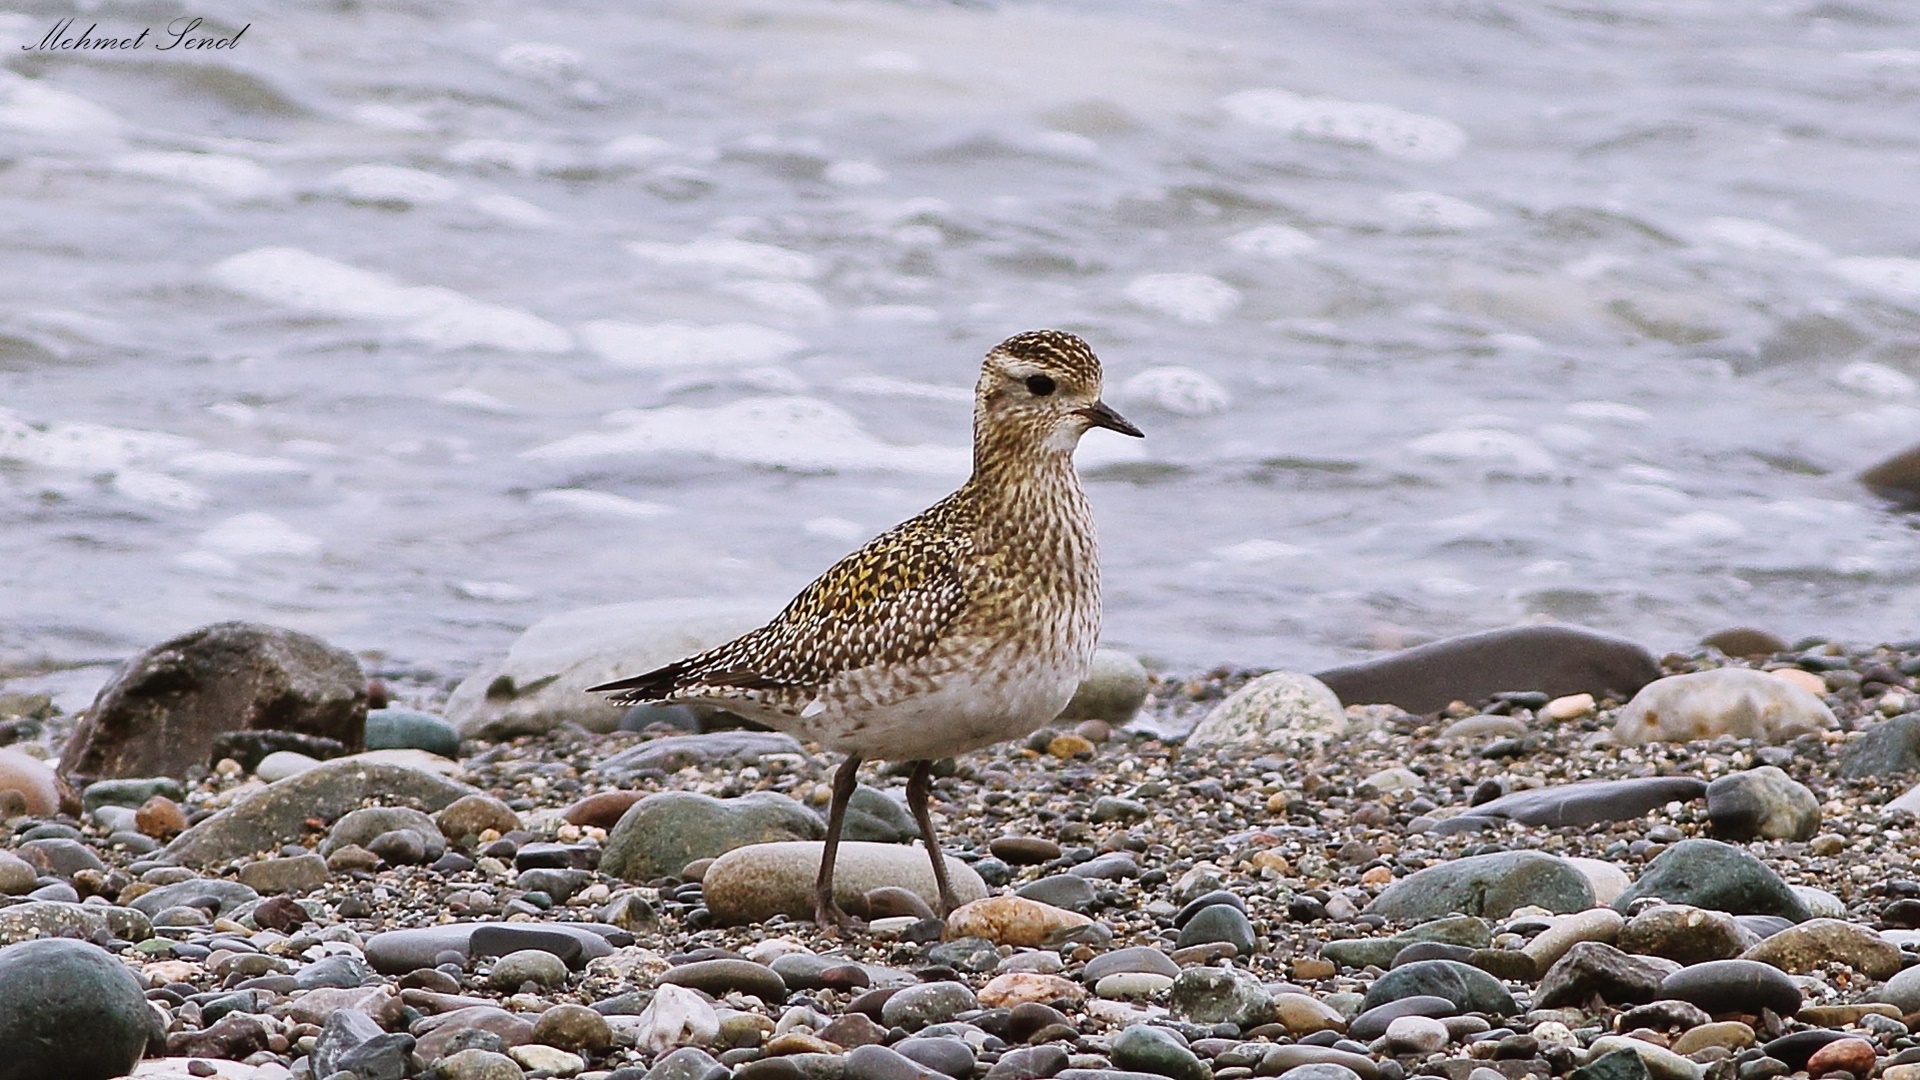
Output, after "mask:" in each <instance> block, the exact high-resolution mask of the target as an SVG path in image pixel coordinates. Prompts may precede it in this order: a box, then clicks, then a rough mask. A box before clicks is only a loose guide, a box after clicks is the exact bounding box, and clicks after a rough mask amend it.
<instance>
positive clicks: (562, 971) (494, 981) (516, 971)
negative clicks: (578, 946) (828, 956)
mask: <svg viewBox="0 0 1920 1080" xmlns="http://www.w3.org/2000/svg"><path fill="white" fill-rule="evenodd" d="M769 974H771V972H769ZM566 981H567V964H566V961H564V960H562V959H560V958H559V957H557V956H555V955H553V954H552V953H550V952H546V951H543V950H541V949H521V950H519V951H518V952H510V953H508V954H507V955H505V956H502V957H500V958H499V959H497V960H495V961H494V962H493V968H492V970H491V971H489V972H488V974H487V983H488V985H490V986H492V987H493V988H494V989H496V990H506V991H513V990H518V989H519V988H520V985H521V984H522V983H533V984H534V985H535V986H560V985H562V984H564V983H565V982H566Z"/></svg>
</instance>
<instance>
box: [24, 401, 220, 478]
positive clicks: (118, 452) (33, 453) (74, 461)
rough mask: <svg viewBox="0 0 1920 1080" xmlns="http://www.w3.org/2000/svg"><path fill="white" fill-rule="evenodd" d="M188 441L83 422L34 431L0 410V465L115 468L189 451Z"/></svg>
mask: <svg viewBox="0 0 1920 1080" xmlns="http://www.w3.org/2000/svg"><path fill="white" fill-rule="evenodd" d="M195 445H196V444H195V443H194V441H193V440H192V439H188V438H184V437H182V436H179V435H169V434H166V433H164V432H159V431H141V430H139V429H136V428H120V427H110V426H108V425H106V424H93V423H86V422H77V423H57V424H47V425H44V426H37V425H34V424H29V423H27V422H26V421H24V420H21V419H19V418H18V417H15V416H14V415H13V414H12V413H9V412H7V411H5V410H0V461H18V462H21V463H23V464H27V465H38V466H40V467H42V468H49V469H86V470H96V471H105V470H109V469H119V468H124V467H125V466H127V465H129V464H132V463H134V462H139V461H150V460H152V459H155V458H159V457H165V456H168V455H172V454H178V453H181V452H183V451H186V450H190V449H192V448H193V447H194V446H195Z"/></svg>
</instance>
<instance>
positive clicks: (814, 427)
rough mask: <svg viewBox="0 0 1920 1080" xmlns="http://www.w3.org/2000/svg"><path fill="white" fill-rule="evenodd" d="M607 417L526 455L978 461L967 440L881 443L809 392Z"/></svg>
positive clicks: (847, 462) (814, 468) (860, 464)
mask: <svg viewBox="0 0 1920 1080" xmlns="http://www.w3.org/2000/svg"><path fill="white" fill-rule="evenodd" d="M607 422H608V423H609V424H610V425H612V429H611V430H607V431H592V432H585V433H583V434H579V435H573V436H570V437H568V438H565V439H561V440H559V441H558V442H552V443H548V444H546V445H544V446H538V447H535V448H533V449H531V450H528V451H525V452H524V453H523V454H522V455H521V456H522V457H526V458H531V459H534V460H537V461H572V460H578V459H582V458H594V457H604V456H609V455H613V456H621V457H640V456H647V455H652V454H676V453H677V454H697V455H700V456H703V457H712V458H718V459H720V460H723V461H738V462H744V463H747V464H753V465H766V466H772V467H776V468H786V469H798V470H802V471H808V472H833V471H840V470H865V469H883V470H895V471H901V472H920V473H944V474H955V473H959V474H964V473H965V472H966V471H967V468H968V466H969V464H970V463H971V460H972V455H971V451H969V450H968V449H967V448H965V447H957V446H951V447H950V446H928V445H919V446H900V445H895V444H892V443H886V442H882V441H881V440H879V439H876V438H874V437H873V436H872V435H871V434H869V433H868V432H867V431H866V430H865V429H864V428H862V427H861V426H860V423H859V421H857V420H855V419H854V418H853V416H852V415H851V414H850V413H848V412H846V411H845V410H844V409H841V408H839V407H837V406H834V405H831V404H828V403H827V402H824V401H821V400H819V399H817V398H808V397H762V398H749V399H747V400H745V401H736V402H731V403H729V404H726V405H719V406H714V407H711V408H701V407H695V406H688V405H668V406H663V407H661V408H657V409H627V410H622V411H620V412H616V413H613V414H611V415H610V416H608V417H607Z"/></svg>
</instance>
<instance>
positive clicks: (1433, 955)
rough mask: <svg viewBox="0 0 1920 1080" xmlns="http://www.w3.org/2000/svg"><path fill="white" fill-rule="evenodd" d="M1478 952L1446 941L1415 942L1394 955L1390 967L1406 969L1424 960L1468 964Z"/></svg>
mask: <svg viewBox="0 0 1920 1080" xmlns="http://www.w3.org/2000/svg"><path fill="white" fill-rule="evenodd" d="M1476 951H1478V950H1475V949H1469V948H1467V947H1466V946H1465V945H1454V944H1452V943H1450V942H1445V941H1415V942H1413V943H1411V944H1409V945H1407V946H1406V947H1405V948H1403V949H1401V950H1400V951H1399V952H1397V953H1394V954H1393V963H1391V964H1389V965H1387V966H1388V967H1405V966H1407V965H1408V964H1415V963H1419V962H1420V961H1422V960H1458V961H1460V962H1461V963H1463V964H1464V963H1467V962H1469V961H1471V960H1472V959H1473V954H1474V953H1475V952H1476Z"/></svg>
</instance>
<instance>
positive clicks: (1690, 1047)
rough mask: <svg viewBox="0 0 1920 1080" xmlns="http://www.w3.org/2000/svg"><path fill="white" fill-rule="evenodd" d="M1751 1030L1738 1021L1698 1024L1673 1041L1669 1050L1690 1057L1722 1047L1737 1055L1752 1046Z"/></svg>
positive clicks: (1752, 1036)
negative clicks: (1701, 1051) (1705, 1050)
mask: <svg viewBox="0 0 1920 1080" xmlns="http://www.w3.org/2000/svg"><path fill="white" fill-rule="evenodd" d="M1753 1042H1754V1035H1753V1029H1752V1028H1751V1027H1748V1026H1747V1025H1746V1024H1743V1023H1741V1022H1740V1021H1738V1020H1718V1021H1714V1022H1712V1023H1706V1024H1700V1025H1697V1026H1695V1027H1690V1028H1688V1029H1687V1030H1685V1031H1683V1032H1681V1033H1680V1034H1679V1035H1678V1036H1676V1037H1675V1038H1674V1040H1673V1045H1672V1046H1671V1047H1670V1049H1671V1050H1672V1051H1673V1052H1674V1053H1676V1054H1680V1055H1682V1056H1689V1057H1690V1056H1692V1055H1693V1054H1694V1053H1695V1052H1697V1051H1700V1050H1704V1049H1706V1048H1707V1047H1709V1046H1718V1047H1723V1048H1725V1049H1727V1050H1731V1051H1733V1052H1735V1053H1738V1052H1740V1051H1742V1050H1745V1049H1746V1048H1747V1047H1749V1046H1752V1045H1753Z"/></svg>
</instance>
